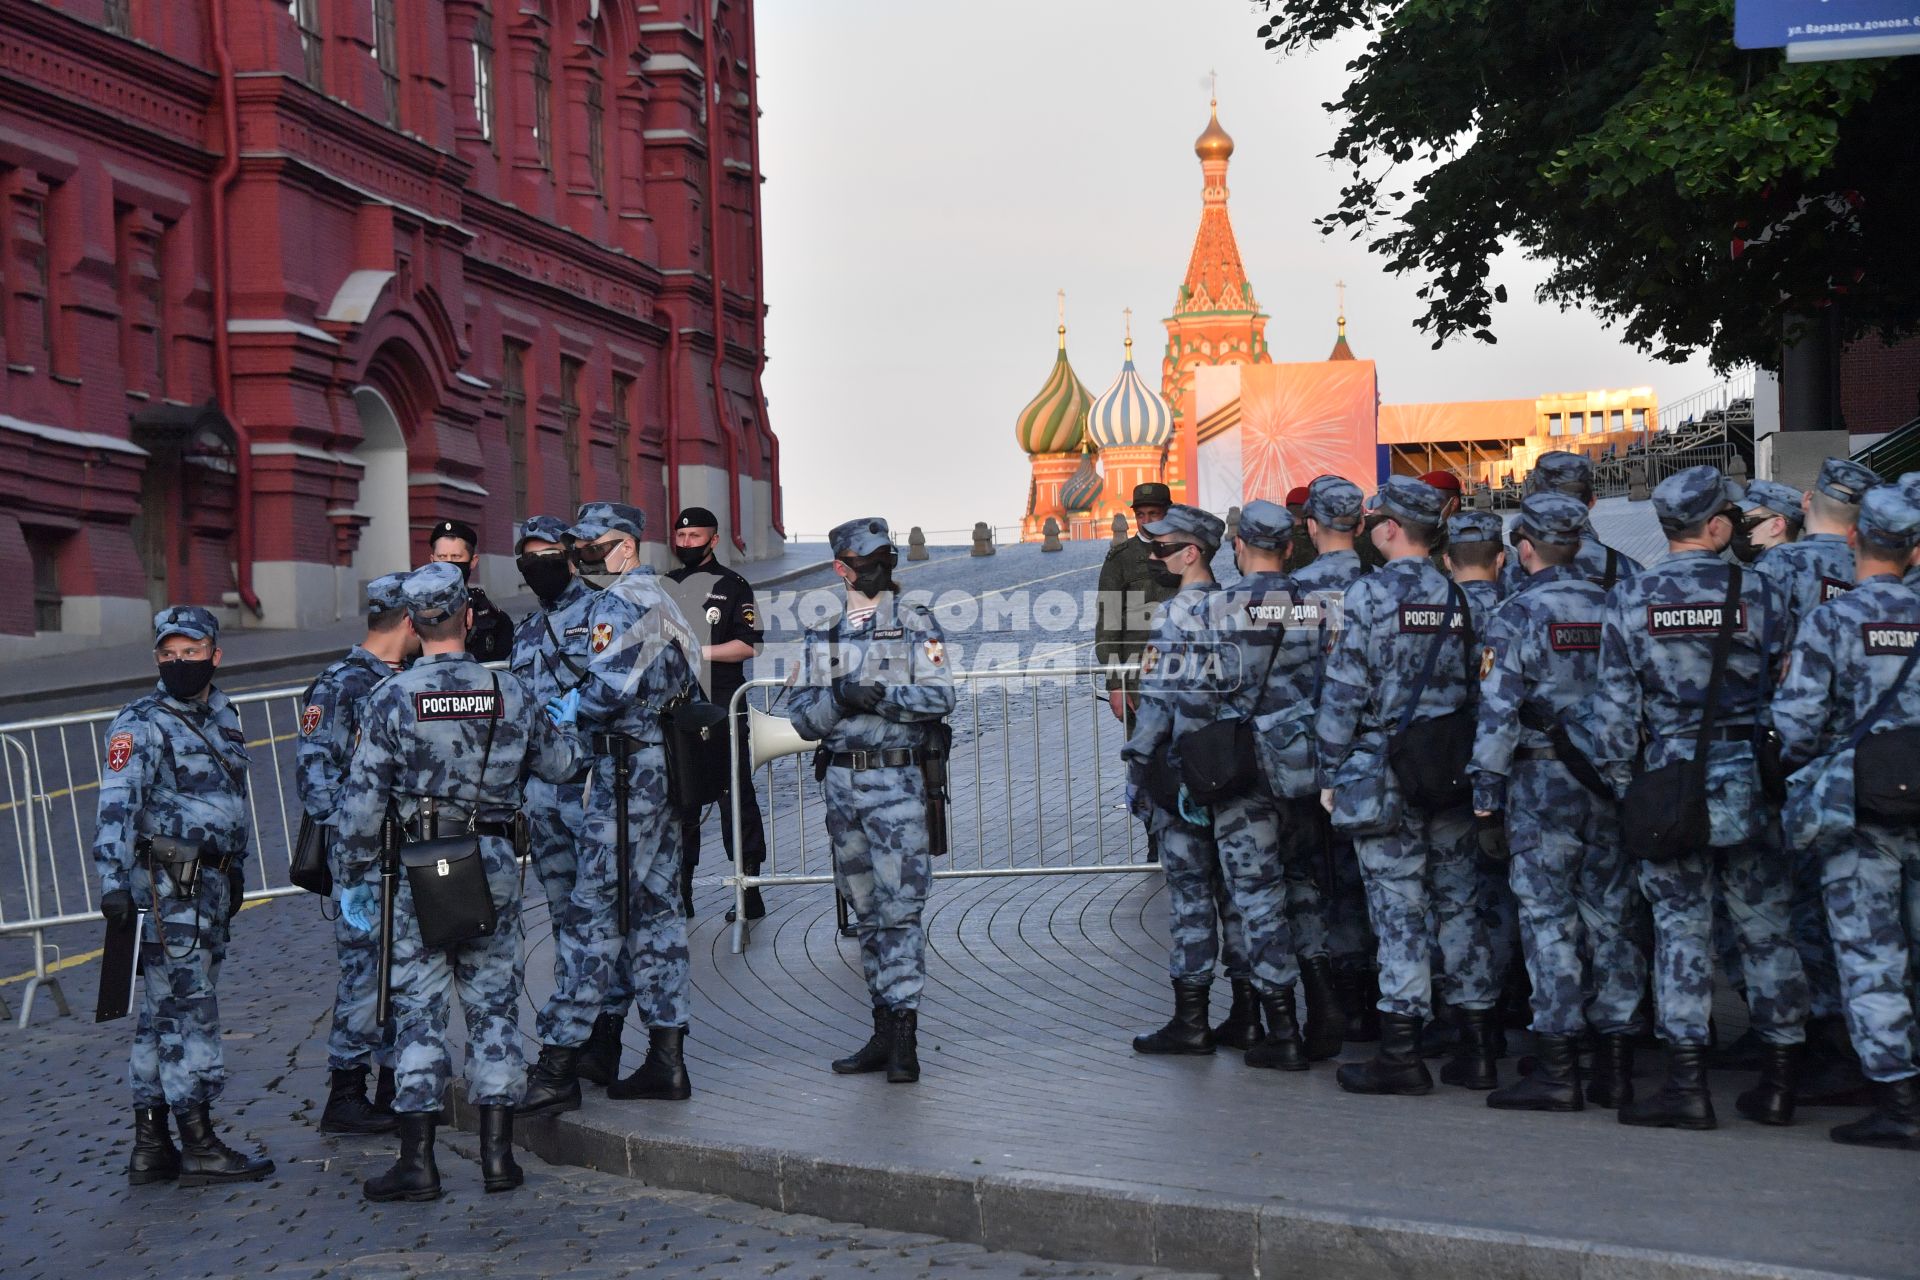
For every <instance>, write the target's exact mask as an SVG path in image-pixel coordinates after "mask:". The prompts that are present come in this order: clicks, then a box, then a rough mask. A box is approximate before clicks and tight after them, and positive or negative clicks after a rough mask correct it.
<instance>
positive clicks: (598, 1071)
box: [529, 1013, 627, 1092]
mask: <svg viewBox="0 0 1920 1280" xmlns="http://www.w3.org/2000/svg"><path fill="white" fill-rule="evenodd" d="M626 1029H627V1020H626V1019H625V1018H623V1017H621V1016H620V1015H619V1014H617V1013H603V1014H601V1015H600V1016H599V1017H597V1018H595V1019H594V1020H593V1030H592V1031H591V1032H589V1033H588V1035H587V1042H586V1044H584V1045H582V1046H581V1049H580V1059H579V1061H577V1062H575V1063H574V1064H573V1073H574V1075H576V1076H578V1077H579V1078H580V1079H582V1080H585V1081H587V1082H588V1083H590V1084H597V1085H599V1086H600V1087H601V1088H602V1089H604V1088H606V1087H607V1086H608V1085H610V1084H612V1083H613V1082H614V1081H615V1080H618V1079H619V1078H620V1037H621V1035H622V1034H623V1033H624V1032H625V1031H626ZM529 1083H531V1082H529ZM576 1092H577V1089H576Z"/></svg>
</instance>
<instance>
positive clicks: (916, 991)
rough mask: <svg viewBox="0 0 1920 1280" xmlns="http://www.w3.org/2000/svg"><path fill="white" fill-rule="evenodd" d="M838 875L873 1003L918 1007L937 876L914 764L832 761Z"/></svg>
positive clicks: (829, 795) (830, 795)
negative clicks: (930, 894) (930, 893)
mask: <svg viewBox="0 0 1920 1280" xmlns="http://www.w3.org/2000/svg"><path fill="white" fill-rule="evenodd" d="M820 790H821V794H822V796H823V797H824V798H825V800H826V807H827V839H828V842H829V843H830V844H831V845H832V847H833V881H834V887H835V888H836V889H838V890H839V893H840V896H841V897H842V898H845V899H846V902H847V916H848V918H849V919H850V920H851V921H852V922H853V927H854V931H855V932H856V933H857V934H858V935H859V937H860V969H861V972H862V973H863V974H864V975H865V977H866V980H867V992H868V994H869V995H870V996H871V997H872V999H873V1004H874V1007H875V1008H882V1007H884V1008H888V1009H917V1008H919V1007H920V993H921V991H922V989H923V988H925V986H926V984H927V934H926V929H925V926H924V925H922V923H921V915H922V913H923V912H924V911H925V909H926V905H927V890H928V889H929V887H931V885H932V882H933V866H932V859H931V858H930V857H929V856H928V853H927V786H926V779H925V778H923V777H922V776H921V774H920V770H919V768H918V767H917V766H913V767H908V768H904V769H861V770H857V771H856V770H853V769H847V768H841V767H837V766H836V767H834V768H830V769H828V770H827V776H826V778H825V780H823V781H822V782H821V784H820Z"/></svg>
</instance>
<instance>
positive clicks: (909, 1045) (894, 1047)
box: [887, 1009, 920, 1084]
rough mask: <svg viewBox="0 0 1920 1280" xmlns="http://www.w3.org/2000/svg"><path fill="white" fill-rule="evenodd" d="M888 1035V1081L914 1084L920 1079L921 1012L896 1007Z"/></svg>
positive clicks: (890, 1082) (889, 1082)
mask: <svg viewBox="0 0 1920 1280" xmlns="http://www.w3.org/2000/svg"><path fill="white" fill-rule="evenodd" d="M889 1021H890V1024H891V1025H890V1026H889V1027H888V1035H887V1083H888V1084H913V1083H915V1082H916V1081H918V1080H919V1079H920V1039H919V1030H920V1013H919V1011H918V1010H917V1009H895V1010H893V1011H892V1016H891V1018H890V1019H889Z"/></svg>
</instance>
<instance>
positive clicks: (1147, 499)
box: [1093, 483, 1173, 862]
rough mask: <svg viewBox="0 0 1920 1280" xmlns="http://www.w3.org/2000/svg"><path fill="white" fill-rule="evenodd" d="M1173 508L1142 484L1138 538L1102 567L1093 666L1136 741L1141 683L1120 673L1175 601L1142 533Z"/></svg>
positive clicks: (1166, 494) (1154, 844)
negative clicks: (1158, 609)
mask: <svg viewBox="0 0 1920 1280" xmlns="http://www.w3.org/2000/svg"><path fill="white" fill-rule="evenodd" d="M1172 505H1173V493H1172V491H1171V490H1170V489H1168V488H1167V486H1166V485H1164V484H1151V483H1149V484H1139V485H1135V486H1134V487H1133V530H1134V536H1133V537H1131V538H1128V539H1126V540H1125V541H1124V542H1121V543H1120V544H1119V545H1117V546H1115V547H1114V548H1113V549H1112V550H1110V551H1108V552H1107V559H1106V562H1105V563H1104V564H1102V565H1101V566H1100V594H1099V597H1098V599H1097V602H1096V604H1095V608H1096V610H1097V613H1096V617H1095V623H1094V633H1093V654H1094V661H1096V662H1098V663H1099V664H1100V665H1101V666H1103V667H1106V668H1108V671H1109V674H1108V675H1107V677H1106V682H1107V703H1108V705H1109V706H1111V707H1112V708H1113V714H1114V717H1115V718H1116V719H1118V720H1119V721H1120V722H1121V723H1123V724H1124V725H1126V727H1127V735H1128V736H1129V737H1131V736H1132V735H1133V714H1134V712H1135V711H1136V710H1138V709H1139V706H1140V680H1139V677H1138V676H1137V675H1126V676H1122V675H1121V674H1119V671H1118V668H1120V667H1122V666H1125V665H1127V664H1129V663H1132V664H1137V663H1139V661H1140V654H1141V652H1142V651H1143V650H1144V649H1146V647H1147V641H1148V640H1149V639H1151V638H1152V635H1153V613H1154V608H1155V606H1156V605H1158V604H1160V602H1161V601H1163V600H1166V599H1167V598H1169V597H1170V596H1172V595H1173V590H1172V589H1171V588H1168V587H1164V586H1162V585H1160V582H1159V581H1158V579H1157V578H1156V577H1155V576H1154V573H1153V560H1152V559H1151V558H1150V556H1149V555H1148V553H1149V552H1150V551H1151V550H1152V549H1153V544H1152V543H1151V542H1150V541H1149V540H1148V539H1147V536H1146V535H1145V534H1144V533H1142V532H1140V531H1141V530H1142V529H1143V528H1145V527H1146V526H1147V525H1149V524H1152V523H1153V522H1154V521H1156V520H1163V519H1165V518H1166V515H1167V508H1168V507H1170V506H1172ZM1147 857H1148V859H1149V860H1150V861H1153V862H1158V861H1159V860H1160V850H1159V841H1158V840H1157V839H1156V838H1155V837H1154V836H1153V835H1152V833H1151V832H1149V833H1148V836H1147Z"/></svg>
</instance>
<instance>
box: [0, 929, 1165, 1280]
mask: <svg viewBox="0 0 1920 1280" xmlns="http://www.w3.org/2000/svg"><path fill="white" fill-rule="evenodd" d="M237 933H238V936H237V939H236V942H235V946H234V952H233V955H234V960H233V962H232V963H231V965H230V967H229V969H228V970H227V975H226V982H225V984H224V985H225V987H226V991H225V992H224V993H223V996H224V999H223V1001H222V1003H223V1005H224V1006H225V1008H226V1018H227V1027H228V1031H227V1050H228V1062H229V1066H230V1068H231V1070H232V1073H233V1080H232V1083H231V1085H230V1086H229V1088H228V1092H227V1097H226V1098H225V1099H224V1100H223V1101H222V1103H221V1104H219V1105H217V1106H216V1107H215V1111H214V1114H215V1116H216V1119H218V1120H219V1121H220V1122H221V1128H222V1130H223V1132H224V1133H225V1135H226V1136H227V1138H228V1140H229V1141H230V1142H231V1143H232V1144H233V1145H235V1146H238V1147H242V1148H246V1147H248V1146H250V1145H257V1146H260V1147H264V1148H265V1150H266V1151H267V1153H268V1154H269V1155H271V1156H272V1157H273V1159H274V1160H275V1161H276V1163H277V1164H278V1166H279V1167H278V1170H277V1171H276V1173H275V1174H274V1176H273V1177H272V1178H270V1179H268V1180H267V1181H266V1182H262V1183H256V1184H250V1185H245V1186H240V1187H228V1188H208V1189H205V1190H186V1191H183V1190H180V1189H178V1188H175V1187H171V1186H167V1185H159V1186H150V1187H129V1186H127V1184H126V1154H127V1139H128V1135H129V1132H130V1129H131V1119H130V1116H129V1113H128V1111H127V1106H126V1089H125V1074H126V1051H125V1041H124V1036H125V1034H126V1032H127V1030H128V1026H129V1024H128V1023H126V1022H116V1023H111V1024H108V1025H105V1026H94V1025H92V1024H90V1023H85V1022H82V1021H80V1020H78V1019H60V1020H58V1021H44V1022H41V1023H39V1024H38V1025H36V1026H34V1027H32V1028H31V1029H29V1030H28V1031H26V1032H24V1033H22V1032H15V1031H11V1030H8V1031H6V1032H4V1033H0V1034H4V1035H5V1036H6V1037H7V1039H6V1068H7V1069H6V1072H5V1075H4V1077H0V1144H3V1145H4V1150H5V1151H6V1153H7V1155H6V1159H5V1162H4V1164H3V1165H0V1276H5V1277H6V1278H7V1280H35V1278H38V1277H48V1278H53V1277H78V1276H94V1277H100V1278H101V1280H106V1278H107V1277H112V1278H114V1280H119V1278H120V1277H132V1276H155V1277H160V1276H166V1277H194V1278H196V1280H198V1278H199V1277H206V1278H207V1280H216V1278H218V1277H227V1276H235V1277H238V1276H264V1275H269V1274H271V1275H273V1276H276V1277H277V1276H339V1277H347V1278H350V1280H385V1278H387V1277H394V1278H396V1280H397V1278H398V1277H412V1276H420V1277H426V1276H455V1275H458V1276H489V1277H536V1276H541V1277H544V1276H567V1277H570V1278H571V1280H601V1278H602V1277H605V1278H608V1280H611V1278H612V1277H617V1276H649V1277H652V1276H660V1277H667V1276H716V1277H736V1276H738V1277H746V1276H773V1275H778V1276H781V1277H783V1280H808V1278H812V1277H817V1278H818V1280H837V1278H838V1277H872V1278H874V1280H891V1278H897V1280H907V1278H908V1277H936V1278H938V1280H971V1278H973V1277H981V1278H994V1280H1014V1278H1015V1277H1071V1276H1098V1277H1112V1278H1114V1280H1119V1278H1122V1277H1127V1278H1132V1277H1142V1278H1144V1277H1148V1276H1167V1275H1168V1274H1169V1273H1168V1272H1166V1271H1164V1270H1162V1269H1156V1268H1150V1267H1149V1268H1142V1267H1138V1266H1130V1267H1106V1266H1099V1265H1088V1264H1075V1263H1059V1262H1046V1261H1042V1260H1040V1259H1038V1258H1033V1257H1029V1256H1027V1255H1024V1254H1017V1253H994V1252H989V1251H987V1250H984V1249H982V1248H980V1246H978V1245H972V1244H958V1243H953V1242H949V1241H943V1240H940V1239H938V1238H936V1237H933V1236H917V1235H906V1234H903V1233H900V1232H890V1231H871V1230H868V1229H866V1228H864V1227H861V1226H857V1225H852V1224H847V1223H832V1222H827V1221H825V1220H824V1219H820V1218H807V1217H800V1216H795V1215H791V1214H783V1213H778V1212H775V1211H773V1210H770V1209H762V1208H758V1207H755V1206H753V1205H748V1204H742V1203H739V1202H738V1201H732V1200H726V1199H723V1198H721V1197H718V1196H711V1195H700V1194H696V1193H693V1192H685V1191H672V1190H664V1189H653V1188H649V1187H647V1186H645V1185H644V1184H642V1183H638V1182H635V1181H632V1180H629V1179H627V1178H622V1177H618V1176H615V1175H612V1174H601V1173H592V1172H589V1171H586V1170H581V1169H570V1168H564V1167H555V1166H549V1165H547V1164H545V1163H543V1162H542V1161H540V1160H539V1159H537V1158H536V1157H533V1156H530V1155H527V1154H525V1153H522V1154H521V1156H520V1161H521V1165H522V1167H523V1168H525V1170H526V1172H527V1185H526V1186H524V1187H522V1188H521V1189H520V1190H519V1191H516V1192H514V1193H511V1194H507V1195H493V1196H489V1195H486V1194H484V1193H483V1192H482V1191H481V1189H480V1178H479V1170H478V1169H477V1168H476V1167H475V1164H474V1159H473V1158H474V1156H475V1154H476V1152H475V1143H476V1139H475V1138H474V1137H473V1136H472V1135H471V1134H465V1133H452V1132H449V1131H448V1130H445V1129H443V1130H442V1131H441V1142H440V1147H439V1163H440V1171H441V1178H442V1180H443V1182H444V1183H445V1184H446V1186H447V1189H448V1194H447V1195H446V1197H445V1198H444V1199H442V1200H440V1201H439V1202H437V1203H435V1204H426V1205H372V1204H368V1203H366V1202H365V1201H364V1200H362V1199H361V1196H360V1182H361V1180H362V1179H364V1178H366V1177H368V1176H370V1175H372V1174H375V1173H378V1172H379V1171H380V1170H382V1169H384V1168H385V1167H386V1165H387V1164H388V1163H389V1162H390V1161H391V1159H392V1151H393V1148H392V1146H391V1140H390V1139H387V1138H348V1137H325V1136H322V1135H321V1134H320V1133H318V1132H317V1131H316V1130H315V1129H314V1127H313V1120H314V1119H315V1117H316V1116H317V1115H318V1111H319V1106H320V1103H321V1101H322V1100H323V1097H324V1091H325V1072H324V1063H323V1060H324V1056H325V1045H324V1039H325V1033H326V1027H325V1021H324V1016H323V1014H324V1011H323V1010H322V1009H321V1007H320V1003H319V1002H320V1000H321V999H322V998H323V997H321V996H319V995H318V994H317V993H318V992H319V991H320V989H321V987H322V986H323V985H324V984H322V983H320V982H317V981H315V979H314V977H313V975H314V973H315V972H316V971H317V969H318V968H319V967H320V966H323V965H324V964H325V962H326V959H327V950H328V949H327V947H326V946H325V945H324V942H325V935H324V930H323V929H321V928H320V927H318V921H317V919H316V917H315V913H314V909H313V907H312V906H310V905H308V904H306V903H296V902H276V903H271V904H267V905H264V906H260V907H255V908H250V909H249V910H247V911H246V912H244V913H243V914H242V916H241V917H240V920H239V921H238V922H237ZM75 985H76V987H79V986H85V987H86V988H87V990H86V993H85V995H86V1000H87V1003H89V1004H90V1003H91V998H92V986H93V980H92V978H91V976H89V977H88V978H86V979H84V980H82V981H78V982H76V983H75ZM78 995H79V993H78V992H76V996H78Z"/></svg>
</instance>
